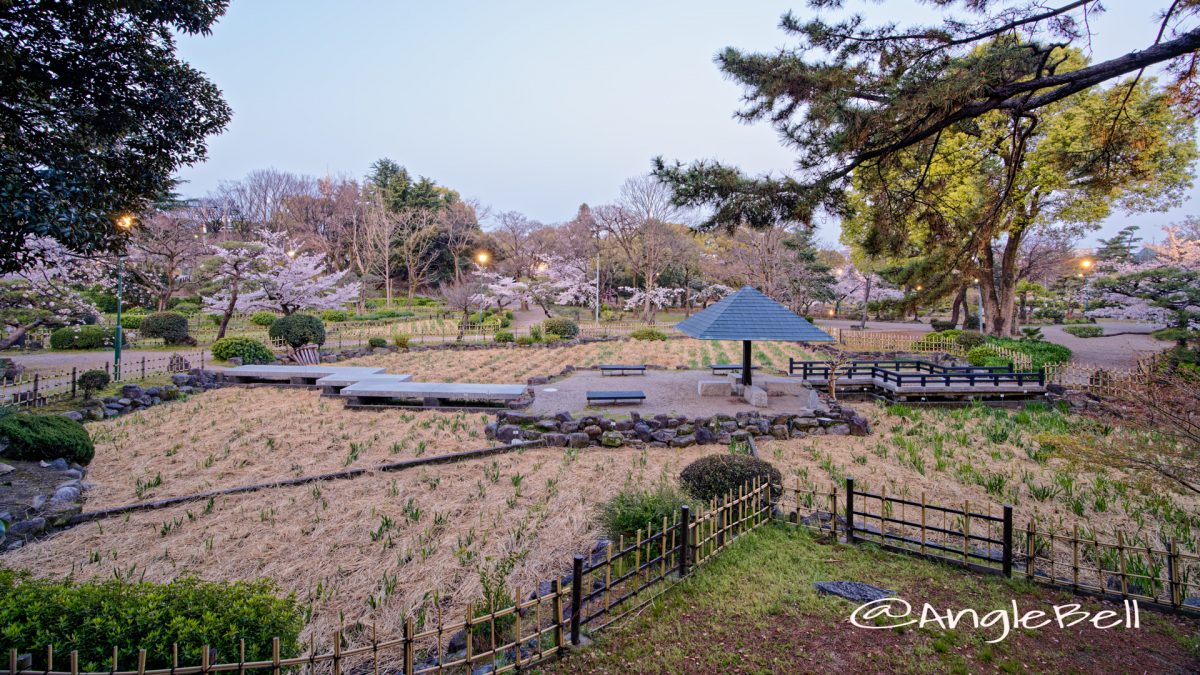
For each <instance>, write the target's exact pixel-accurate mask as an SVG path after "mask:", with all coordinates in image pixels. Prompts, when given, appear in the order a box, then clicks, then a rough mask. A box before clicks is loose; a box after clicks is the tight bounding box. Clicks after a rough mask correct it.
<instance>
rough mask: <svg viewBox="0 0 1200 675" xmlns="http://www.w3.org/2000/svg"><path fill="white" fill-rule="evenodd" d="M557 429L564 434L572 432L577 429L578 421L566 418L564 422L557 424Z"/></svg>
mask: <svg viewBox="0 0 1200 675" xmlns="http://www.w3.org/2000/svg"><path fill="white" fill-rule="evenodd" d="M558 430H559V431H561V432H563V433H564V434H573V433H575V432H576V431H579V422H576V421H573V420H568V421H566V422H563V423H562V424H561V425H560V426H559V429H558Z"/></svg>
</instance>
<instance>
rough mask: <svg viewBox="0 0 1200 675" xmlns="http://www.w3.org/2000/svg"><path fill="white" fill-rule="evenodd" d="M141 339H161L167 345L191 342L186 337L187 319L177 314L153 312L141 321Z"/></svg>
mask: <svg viewBox="0 0 1200 675" xmlns="http://www.w3.org/2000/svg"><path fill="white" fill-rule="evenodd" d="M141 334H142V336H143V337H150V338H162V340H163V342H165V343H167V344H169V345H181V344H187V343H188V342H191V341H192V340H191V338H190V337H189V336H188V321H187V317H186V316H184V315H182V314H180V313H179V312H155V313H153V314H150V315H147V316H146V318H145V319H142V327H141Z"/></svg>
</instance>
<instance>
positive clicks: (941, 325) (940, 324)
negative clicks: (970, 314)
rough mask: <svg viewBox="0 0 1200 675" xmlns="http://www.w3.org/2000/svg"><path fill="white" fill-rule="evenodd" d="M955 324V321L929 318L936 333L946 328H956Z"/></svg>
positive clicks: (930, 324)
mask: <svg viewBox="0 0 1200 675" xmlns="http://www.w3.org/2000/svg"><path fill="white" fill-rule="evenodd" d="M954 325H955V324H954V322H953V321H943V320H941V319H930V320H929V327H930V328H932V329H933V332H935V333H940V332H942V331H944V330H954Z"/></svg>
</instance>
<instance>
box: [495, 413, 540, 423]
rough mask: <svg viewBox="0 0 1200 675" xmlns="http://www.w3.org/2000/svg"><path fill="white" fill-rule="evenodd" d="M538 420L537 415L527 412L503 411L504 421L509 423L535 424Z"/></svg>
mask: <svg viewBox="0 0 1200 675" xmlns="http://www.w3.org/2000/svg"><path fill="white" fill-rule="evenodd" d="M540 420H541V418H540V417H538V416H537V415H530V414H529V413H523V412H516V411H513V412H506V413H504V421H505V422H507V423H509V424H535V423H537V422H538V421H540Z"/></svg>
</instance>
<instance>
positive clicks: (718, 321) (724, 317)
mask: <svg viewBox="0 0 1200 675" xmlns="http://www.w3.org/2000/svg"><path fill="white" fill-rule="evenodd" d="M675 327H676V328H678V329H679V330H680V331H681V332H682V333H684V334H685V335H690V336H691V337H694V338H697V339H700V340H768V341H780V342H833V338H832V337H831V336H830V335H829V333H826V332H825V331H823V330H821V329H820V328H817V327H816V326H814V325H812V324H811V323H809V322H808V321H805V320H804V319H803V318H802V317H799V316H797V315H796V314H795V312H793V311H792V310H790V309H788V308H787V307H784V306H783V305H781V304H779V303H778V302H775V301H774V300H772V299H771V298H768V297H767V296H765V295H763V294H762V293H760V292H758V291H757V290H755V289H754V288H751V287H750V286H743V287H742V288H741V289H740V290H738V291H737V292H735V293H732V294H730V295H727V296H725V297H724V298H722V299H721V300H720V301H719V302H717V303H716V304H714V305H713V306H711V307H709V308H708V309H706V310H704V311H702V312H699V313H697V314H694V315H692V316H691V317H688V318H687V319H684V320H683V321H680V322H679V323H678V324H676V325H675Z"/></svg>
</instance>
